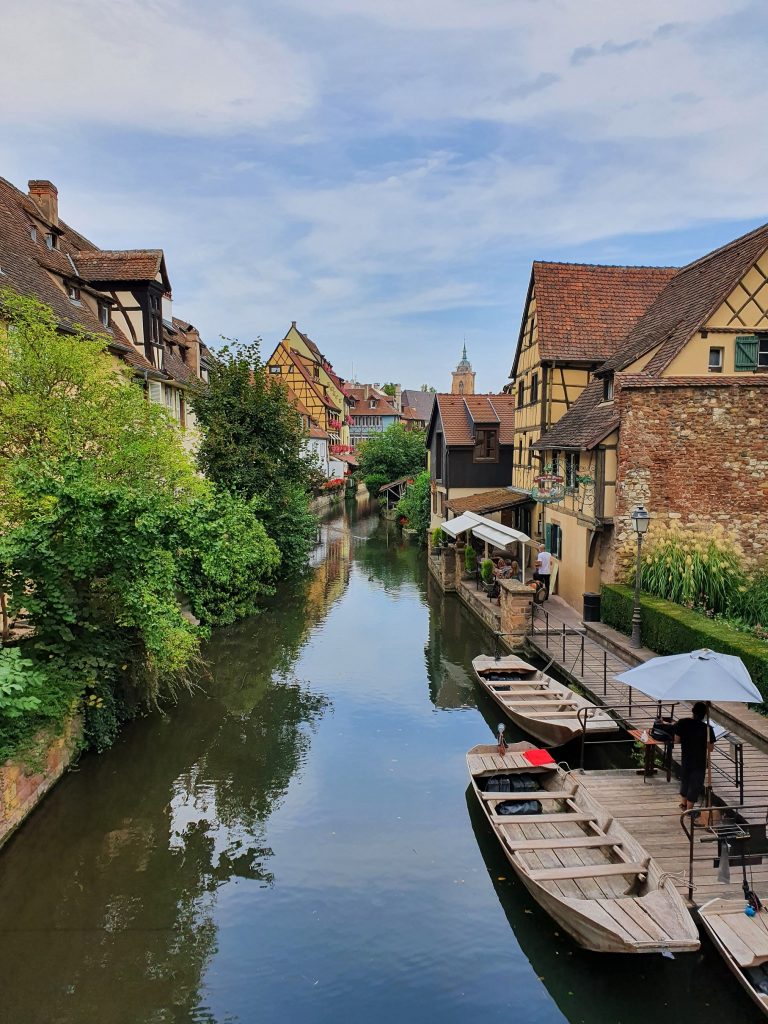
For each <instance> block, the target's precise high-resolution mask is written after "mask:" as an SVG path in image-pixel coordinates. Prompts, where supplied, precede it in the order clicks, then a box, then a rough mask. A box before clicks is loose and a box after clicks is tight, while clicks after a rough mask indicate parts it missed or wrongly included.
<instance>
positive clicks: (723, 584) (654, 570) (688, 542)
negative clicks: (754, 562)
mask: <svg viewBox="0 0 768 1024" xmlns="http://www.w3.org/2000/svg"><path fill="white" fill-rule="evenodd" d="M640 572H641V575H640V580H641V587H642V589H643V590H644V591H645V592H646V593H648V594H653V595H654V596H656V597H663V598H665V599H666V600H667V601H673V602H674V603H675V604H681V605H684V606H686V607H688V608H700V609H702V610H704V611H707V612H709V613H710V614H719V615H725V614H743V613H742V612H741V608H742V605H743V602H744V598H745V595H746V594H747V592H748V588H747V586H746V584H745V570H744V565H743V553H742V550H741V547H740V545H739V544H738V542H737V541H736V539H735V538H734V537H732V536H730V535H729V534H727V533H726V531H725V530H723V529H722V527H720V526H715V527H709V528H706V529H704V528H701V529H699V528H695V527H685V528H683V527H680V526H678V525H677V524H674V523H673V524H671V525H669V526H667V525H665V524H661V523H653V524H652V526H651V529H650V530H649V532H648V535H647V537H646V539H645V543H644V545H643V561H642V565H641V570H640ZM628 575H629V577H630V579H629V582H632V581H633V579H634V572H630V573H629V574H628ZM764 595H765V599H766V610H767V611H768V574H766V586H765V588H764ZM752 621H759V619H753V620H752ZM763 621H765V620H763Z"/></svg>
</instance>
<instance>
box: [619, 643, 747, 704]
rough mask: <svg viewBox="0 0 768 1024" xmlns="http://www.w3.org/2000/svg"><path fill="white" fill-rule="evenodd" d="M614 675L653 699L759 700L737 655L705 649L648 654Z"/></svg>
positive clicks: (741, 701)
mask: <svg viewBox="0 0 768 1024" xmlns="http://www.w3.org/2000/svg"><path fill="white" fill-rule="evenodd" d="M616 678H617V679H618V680H619V681H620V682H622V683H627V685H628V686H632V687H634V688H635V689H636V690H640V691H641V692H642V693H645V694H646V695H647V696H649V697H653V698H654V699H655V700H670V701H676V700H702V701H707V702H709V701H713V700H726V701H727V700H732V701H738V702H740V703H742V704H746V703H747V702H749V701H752V702H754V703H755V704H760V703H761V702H762V700H763V698H762V695H761V693H760V691H759V690H758V688H757V687H756V686H755V684H754V683H753V682H752V677H751V676H750V674H749V672H748V671H747V668H746V665H745V664H744V662H743V661H742V660H741V658H736V657H734V655H732V654H718V653H717V651H708V650H706V649H703V650H701V651H690V652H689V653H688V654H670V655H668V656H667V657H663V658H651V660H650V661H646V662H645V663H644V664H642V665H638V666H637V667H636V668H630V669H628V670H627V671H626V672H622V673H621V675H619V676H616Z"/></svg>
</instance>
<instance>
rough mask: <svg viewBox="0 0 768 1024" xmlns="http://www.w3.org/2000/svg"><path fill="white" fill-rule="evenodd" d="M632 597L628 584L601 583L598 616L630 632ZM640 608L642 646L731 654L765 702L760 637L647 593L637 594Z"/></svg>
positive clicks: (767, 647) (767, 682)
mask: <svg viewBox="0 0 768 1024" xmlns="http://www.w3.org/2000/svg"><path fill="white" fill-rule="evenodd" d="M633 598H634V591H633V589H632V587H623V586H619V585H618V584H613V583H612V584H606V585H605V586H603V594H602V603H601V615H600V617H601V619H602V620H603V622H604V623H605V624H606V625H608V626H613V628H614V629H618V630H619V631H620V632H622V633H626V634H630V633H631V632H632V603H633ZM640 608H641V610H642V618H641V620H640V639H641V641H642V643H643V646H645V647H648V648H650V650H652V651H656V653H657V654H681V653H682V652H683V651H697V650H700V649H701V648H702V647H707V648H709V649H710V650H712V651H719V652H720V653H721V654H735V655H736V656H737V657H739V658H741V660H742V661H743V662H744V664H745V665H746V666H747V669H748V671H749V674H750V675H751V676H752V679H753V680H754V683H755V686H756V687H757V688H758V690H759V691H760V693H762V695H763V697H764V698H765V699H766V701H768V644H767V643H765V642H764V641H763V640H758V638H757V637H753V636H749V635H748V634H747V633H740V632H739V631H738V630H737V629H734V628H733V627H732V626H729V625H727V624H726V623H724V622H717V621H714V620H712V619H708V618H706V616H704V615H701V614H700V613H699V612H692V611H689V609H688V608H683V607H682V606H681V605H679V604H673V603H672V602H671V601H665V600H663V598H660V597H651V596H650V594H641V595H640ZM760 710H761V711H763V712H764V713H765V712H768V707H766V705H765V704H763V705H762V706H761V707H760Z"/></svg>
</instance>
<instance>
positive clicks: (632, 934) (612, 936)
mask: <svg viewBox="0 0 768 1024" xmlns="http://www.w3.org/2000/svg"><path fill="white" fill-rule="evenodd" d="M526 753H530V752H526V751H524V750H521V749H520V745H517V749H513V748H511V747H508V748H507V750H506V752H505V753H504V755H503V756H502V755H500V754H499V753H498V747H497V746H496V745H492V746H491V745H482V746H477V747H473V748H472V749H471V750H470V751H469V753H468V754H467V767H468V768H469V775H470V779H471V782H472V787H473V789H474V791H475V796H476V797H477V799H478V801H479V802H480V806H481V807H482V808H483V811H484V813H485V816H486V817H487V819H488V821H489V822H490V825H491V828H492V829H493V831H494V833H495V835H496V837H497V839H498V840H499V842H500V843H501V845H502V848H503V850H504V853H505V854H506V856H507V859H508V860H509V862H510V864H511V865H512V867H513V869H514V870H515V872H516V873H517V875H518V876H519V877H520V880H521V881H522V882H523V884H524V885H525V887H526V888H527V889H528V891H529V892H530V893H531V895H532V896H533V898H534V899H535V900H536V902H537V903H538V904H539V905H540V906H541V907H542V908H543V909H544V910H546V911H547V913H548V914H549V915H550V916H551V917H552V918H554V920H555V921H556V922H557V923H558V925H560V927H561V928H563V929H564V930H565V931H566V932H568V934H569V935H570V936H571V937H572V938H573V939H575V941H576V942H578V943H579V945H581V946H584V947H585V948H586V949H591V950H594V951H596V952H599V953H661V952H666V951H670V952H684V951H688V950H696V949H698V948H699V936H698V932H697V930H696V926H695V924H694V922H693V919H692V917H691V915H690V914H689V912H688V911H687V909H686V907H685V904H684V903H683V899H682V897H681V896H680V893H679V892H678V891H677V889H676V887H675V886H674V884H673V883H672V881H671V879H669V878H668V877H667V876H666V875H665V873H664V872H662V870H661V868H660V867H659V865H658V864H657V863H656V862H655V861H654V860H653V859H652V858H651V856H650V855H649V854H648V852H647V851H646V850H645V849H644V848H643V847H642V846H641V845H640V843H638V842H637V840H636V839H635V838H634V837H633V836H631V835H630V834H629V832H627V830H626V829H625V828H623V827H622V826H621V825H620V824H619V823H618V822H617V821H615V820H614V819H613V818H612V817H611V816H610V814H609V813H608V812H607V811H606V810H605V808H603V807H601V806H600V804H599V803H598V802H597V801H596V800H595V798H594V796H593V795H592V794H591V793H590V792H589V791H588V790H587V788H586V787H585V786H583V785H581V783H580V780H579V777H578V776H577V775H576V773H574V772H567V771H565V770H563V769H562V768H560V767H559V766H558V765H556V764H554V763H550V764H549V765H542V766H539V767H532V766H531V763H530V762H529V760H528V759H527V757H526ZM542 753H545V752H540V751H537V752H536V754H542ZM504 776H507V777H508V778H509V779H510V780H517V781H516V782H514V781H511V782H510V785H522V784H523V783H524V782H525V783H527V784H528V785H529V786H533V785H535V786H536V788H535V789H533V790H529V791H516V792H492V791H490V789H489V786H495V785H498V784H499V783H498V781H497V780H498V779H499V777H502V778H503V777H504ZM521 776H524V777H525V778H524V779H522V780H521V778H520V777H521ZM489 780H493V782H490V781H489ZM523 800H527V801H532V802H534V803H533V804H532V806H531V807H526V808H525V813H522V814H511V815H507V814H505V813H503V812H504V811H506V810H509V809H510V807H513V806H515V805H516V804H517V803H518V802H520V801H523ZM505 805H506V806H505ZM534 809H535V813H534Z"/></svg>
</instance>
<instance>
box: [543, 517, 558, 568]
mask: <svg viewBox="0 0 768 1024" xmlns="http://www.w3.org/2000/svg"><path fill="white" fill-rule="evenodd" d="M544 547H545V548H546V549H547V551H549V552H550V553H551V554H553V555H554V556H555V558H557V559H562V557H563V531H562V530H561V529H560V527H559V526H558V525H557V523H545V525H544Z"/></svg>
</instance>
